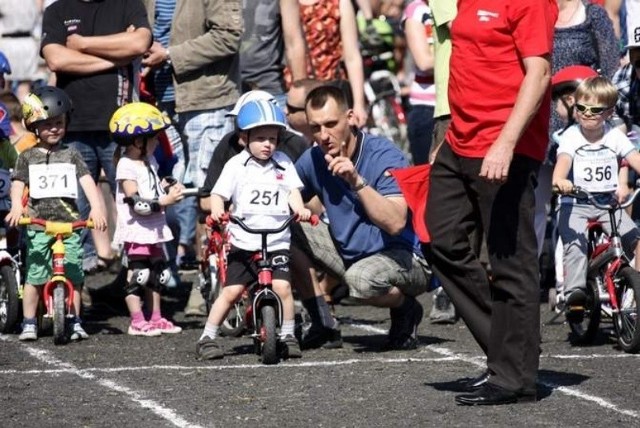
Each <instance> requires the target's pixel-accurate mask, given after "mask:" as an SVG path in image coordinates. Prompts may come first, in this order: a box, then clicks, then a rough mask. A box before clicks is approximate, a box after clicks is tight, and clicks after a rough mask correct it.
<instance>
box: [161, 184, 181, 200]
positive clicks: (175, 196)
mask: <svg viewBox="0 0 640 428" xmlns="http://www.w3.org/2000/svg"><path fill="white" fill-rule="evenodd" d="M183 190H184V186H183V185H182V184H180V183H176V184H174V185H173V186H171V187H169V192H167V195H166V203H164V204H162V205H173V204H175V203H176V202H178V201H181V200H182V199H183V198H184V196H183V195H182V191H183Z"/></svg>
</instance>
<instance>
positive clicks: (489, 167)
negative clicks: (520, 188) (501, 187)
mask: <svg viewBox="0 0 640 428" xmlns="http://www.w3.org/2000/svg"><path fill="white" fill-rule="evenodd" d="M512 159H513V148H512V147H510V146H509V145H507V144H505V143H501V142H500V141H496V142H495V143H493V145H492V146H491V147H490V148H489V151H488V152H487V154H486V156H485V157H484V159H483V160H482V166H481V167H480V177H482V178H484V179H486V180H487V181H490V182H496V183H504V182H505V181H507V176H508V175H509V166H510V165H511V160H512Z"/></svg>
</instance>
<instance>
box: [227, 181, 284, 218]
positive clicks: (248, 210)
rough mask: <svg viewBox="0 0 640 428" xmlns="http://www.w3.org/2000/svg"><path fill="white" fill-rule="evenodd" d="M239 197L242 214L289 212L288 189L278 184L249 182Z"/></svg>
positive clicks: (278, 213) (280, 213) (282, 213)
mask: <svg viewBox="0 0 640 428" xmlns="http://www.w3.org/2000/svg"><path fill="white" fill-rule="evenodd" d="M240 199H241V201H240V204H239V205H240V206H241V207H242V208H243V209H242V212H243V214H262V215H288V214H289V191H288V190H287V189H284V188H282V187H280V186H278V185H273V184H257V183H251V184H250V185H247V186H245V188H244V189H243V191H242V194H241V195H240Z"/></svg>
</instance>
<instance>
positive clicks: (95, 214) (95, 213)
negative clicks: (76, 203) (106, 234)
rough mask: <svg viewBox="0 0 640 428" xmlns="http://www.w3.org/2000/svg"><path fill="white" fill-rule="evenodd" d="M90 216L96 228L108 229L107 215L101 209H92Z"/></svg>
mask: <svg viewBox="0 0 640 428" xmlns="http://www.w3.org/2000/svg"><path fill="white" fill-rule="evenodd" d="M89 218H90V219H91V220H93V227H94V229H96V230H102V231H105V230H107V217H106V216H105V215H104V211H103V210H101V209H92V210H91V212H90V213H89Z"/></svg>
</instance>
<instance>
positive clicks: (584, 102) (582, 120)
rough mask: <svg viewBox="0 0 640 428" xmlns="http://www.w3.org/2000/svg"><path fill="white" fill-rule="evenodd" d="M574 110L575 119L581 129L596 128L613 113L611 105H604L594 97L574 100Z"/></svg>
mask: <svg viewBox="0 0 640 428" xmlns="http://www.w3.org/2000/svg"><path fill="white" fill-rule="evenodd" d="M575 111H576V113H575V115H576V120H577V121H578V123H579V124H580V127H582V129H584V130H597V129H600V128H602V126H603V124H604V122H605V120H607V119H608V118H609V117H610V116H611V115H612V114H613V106H607V105H604V103H601V102H598V100H597V99H595V98H594V97H582V98H580V99H578V100H576V109H575Z"/></svg>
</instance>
